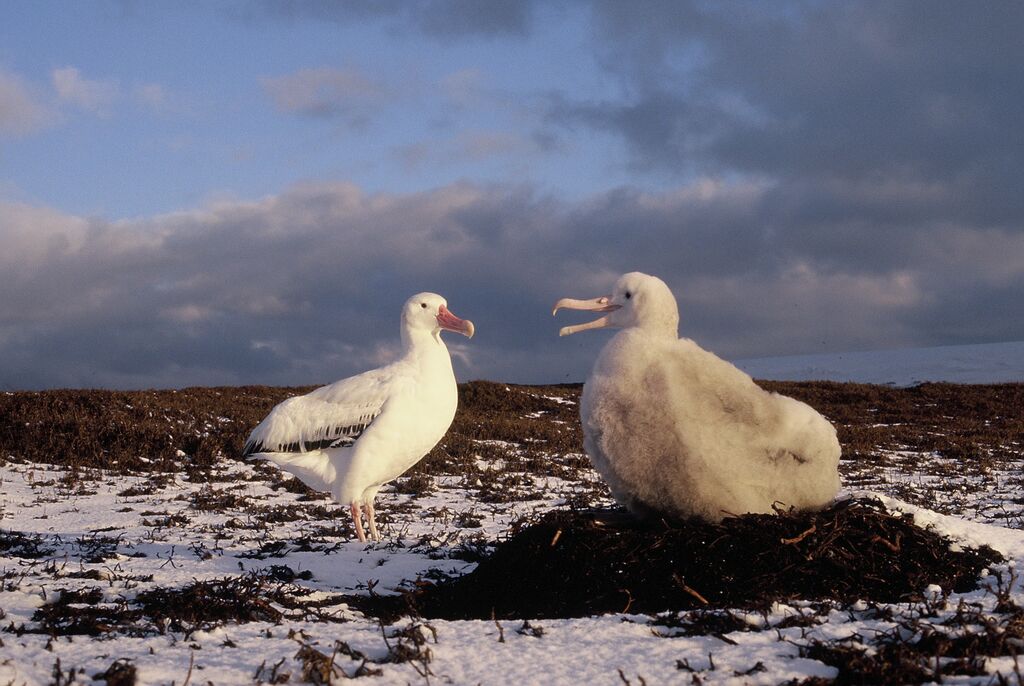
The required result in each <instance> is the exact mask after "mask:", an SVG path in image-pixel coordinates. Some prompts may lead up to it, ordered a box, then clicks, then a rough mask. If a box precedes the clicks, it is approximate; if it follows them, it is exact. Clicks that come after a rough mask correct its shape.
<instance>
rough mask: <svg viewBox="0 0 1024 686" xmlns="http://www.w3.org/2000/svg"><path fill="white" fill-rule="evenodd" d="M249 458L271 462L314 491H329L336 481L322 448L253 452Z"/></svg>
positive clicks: (335, 473)
mask: <svg viewBox="0 0 1024 686" xmlns="http://www.w3.org/2000/svg"><path fill="white" fill-rule="evenodd" d="M250 459H254V460H266V461H268V462H273V463H274V464H276V465H277V466H278V467H280V468H281V469H283V470H284V471H286V472H288V473H289V474H293V475H294V476H296V477H297V478H298V479H299V481H301V482H302V483H304V484H306V485H307V486H309V487H310V488H312V489H313V490H316V491H326V492H330V491H331V490H332V486H333V485H334V483H335V481H337V471H336V470H335V468H334V465H333V464H331V460H330V458H329V457H328V455H327V453H325V452H324V451H323V450H311V451H309V452H306V453H254V454H253V455H250Z"/></svg>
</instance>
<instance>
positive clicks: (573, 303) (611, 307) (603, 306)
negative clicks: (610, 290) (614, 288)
mask: <svg viewBox="0 0 1024 686" xmlns="http://www.w3.org/2000/svg"><path fill="white" fill-rule="evenodd" d="M620 307H621V305H615V304H613V303H612V297H611V296H610V295H602V296H601V297H600V298H591V299H590V300H576V299H575V298H562V299H561V300H559V301H558V302H556V303H555V307H554V309H553V310H551V314H552V315H554V314H555V313H557V312H558V311H559V310H560V309H562V308H565V309H570V310H589V311H591V312H614V311H615V310H617V309H619V308H620ZM608 326H611V322H609V321H608V316H607V315H606V316H604V317H601V318H600V319H595V320H594V321H592V322H587V323H586V324H576V325H574V326H563V327H562V328H561V329H560V330H559V331H558V335H559V336H569V335H571V334H574V333H577V332H579V331H586V330H588V329H603V328H605V327H608Z"/></svg>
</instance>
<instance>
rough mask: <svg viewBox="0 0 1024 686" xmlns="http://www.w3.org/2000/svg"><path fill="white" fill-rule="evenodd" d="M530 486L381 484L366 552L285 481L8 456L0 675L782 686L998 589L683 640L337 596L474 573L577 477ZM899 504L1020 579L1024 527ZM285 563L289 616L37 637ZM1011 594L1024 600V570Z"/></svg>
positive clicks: (814, 611) (599, 621)
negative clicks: (162, 592)
mask: <svg viewBox="0 0 1024 686" xmlns="http://www.w3.org/2000/svg"><path fill="white" fill-rule="evenodd" d="M904 477H906V478H908V479H910V480H913V475H904ZM529 478H530V479H531V480H535V481H536V482H535V485H536V486H539V487H540V488H541V490H542V491H543V492H544V493H546V497H545V498H544V499H543V500H533V501H525V502H515V503H513V504H511V505H508V504H504V505H501V506H487V505H481V504H480V503H477V502H474V501H473V498H472V493H471V492H470V491H469V490H468V488H467V487H469V486H472V484H461V483H457V482H455V481H454V480H445V479H444V478H441V479H439V480H438V482H437V483H436V484H435V485H436V490H435V491H434V493H432V494H430V495H424V496H418V497H416V496H410V495H403V494H398V493H394V492H392V493H387V494H383V497H382V498H381V501H382V502H381V504H380V509H381V511H382V512H384V513H391V516H390V517H389V518H388V519H389V521H388V523H387V524H386V525H385V527H384V536H385V539H384V541H383V542H382V543H379V544H376V545H359V544H358V543H356V542H353V541H352V540H350V538H349V536H348V535H346V533H345V532H342V531H340V530H338V529H337V528H336V527H335V525H336V524H337V523H338V522H339V521H340V520H341V518H342V517H343V512H342V511H341V510H340V509H338V508H335V507H333V505H331V504H330V503H327V502H326V501H313V503H310V502H309V501H303V500H300V497H299V496H297V495H295V494H293V493H290V492H288V491H286V490H283V489H279V490H276V491H275V490H271V489H270V488H269V487H268V485H267V481H266V478H265V477H264V476H262V475H261V473H259V471H258V470H254V469H253V468H252V467H251V466H248V465H241V464H230V465H226V466H225V469H224V470H223V471H222V472H220V473H219V474H218V475H217V478H216V481H215V483H213V484H210V483H206V484H194V483H190V482H188V481H186V480H184V479H183V478H181V477H180V476H171V477H169V478H167V479H166V480H165V482H164V483H160V484H158V485H157V487H156V488H154V484H153V478H152V477H151V476H150V477H125V476H114V475H107V474H104V473H101V472H97V473H92V474H85V475H79V477H77V478H75V479H69V478H68V476H67V474H66V473H64V472H62V471H60V470H56V469H50V468H45V467H40V466H38V465H30V464H15V463H8V464H5V465H3V467H2V468H0V480H2V487H3V494H4V496H3V510H2V515H3V516H2V520H0V524H2V529H4V530H7V531H8V532H10V531H16V532H20V533H21V534H23V535H24V536H25V537H26V538H24V539H22V540H21V542H20V543H15V544H13V545H12V544H11V541H8V542H7V545H8V546H9V547H8V549H7V550H6V551H5V552H4V553H3V554H2V555H0V579H2V583H3V589H2V591H0V607H2V608H3V612H2V619H0V621H2V622H3V624H4V625H5V627H6V630H5V631H4V632H2V633H0V641H2V643H0V683H4V684H7V683H11V684H46V683H61V684H70V683H76V684H89V683H96V682H95V681H94V680H93V677H94V675H97V674H100V673H102V672H104V671H105V670H107V669H108V668H109V667H110V666H111V665H112V664H114V663H115V661H116V660H119V659H127V660H130V661H131V664H133V665H134V666H135V667H136V669H137V677H138V683H143V684H171V683H174V684H183V683H185V682H189V683H192V684H199V683H203V684H205V683H213V684H218V685H220V684H253V683H282V682H283V680H284V675H289V676H288V679H289V683H295V682H300V681H302V680H303V679H304V678H305V679H307V680H313V681H315V676H313V675H311V673H310V672H308V671H307V672H306V673H305V676H304V675H303V674H304V673H303V665H304V664H306V663H305V662H304V660H303V658H302V657H301V656H302V654H303V651H305V655H307V656H308V655H310V654H312V653H311V652H310V649H312V650H315V651H319V653H320V654H322V655H324V656H326V659H329V658H330V657H331V656H333V667H332V669H333V670H334V671H335V679H336V680H337V681H341V680H343V679H344V678H345V675H348V676H353V675H355V674H356V673H357V671H358V670H360V669H362V670H363V671H362V672H361V673H363V674H366V677H365V678H367V679H370V680H371V681H372V683H380V684H392V683H394V684H404V683H430V682H432V683H452V684H476V683H485V684H533V683H536V684H578V683H589V684H622V683H626V682H628V683H634V684H640V683H647V684H660V683H680V682H684V683H691V679H693V677H697V679H698V680H699V682H700V683H709V684H719V683H722V684H779V683H785V682H788V681H790V680H794V679H796V680H802V679H808V678H812V677H819V678H824V679H830V678H833V677H835V676H836V674H837V670H836V668H835V667H831V666H828V665H826V664H824V663H823V662H820V661H817V660H815V659H812V658H810V657H805V656H804V655H805V654H806V653H807V650H808V649H809V647H810V646H813V645H815V643H821V642H829V643H833V644H834V643H836V642H837V641H840V642H841V641H848V642H852V643H853V644H856V645H859V644H864V645H869V646H870V645H871V643H872V637H877V636H885V635H888V634H890V633H891V632H893V631H896V632H899V631H905V630H906V629H905V628H901V627H906V626H909V624H908V622H911V621H913V622H918V623H919V622H920V621H922V620H921V618H922V617H927V619H926V620H925V621H926V622H927V625H928V626H932V627H937V629H936V630H938V629H941V630H943V631H947V632H951V631H953V629H950V628H949V627H946V626H944V623H945V624H948V622H949V620H950V618H952V617H954V616H956V614H957V612H958V611H962V608H963V607H964V604H968V605H969V606H972V607H976V608H977V609H978V610H979V611H980V612H986V613H995V611H996V609H997V608H996V605H997V603H998V602H999V594H998V593H997V592H994V591H993V590H977V591H973V592H970V593H965V594H944V593H943V592H941V591H939V590H938V589H935V591H936V594H937V595H936V599H937V600H936V602H935V603H934V604H932V605H929V606H928V607H922V606H916V605H899V606H892V608H891V610H892V612H891V613H889V612H880V611H879V608H878V607H877V606H876V605H874V604H869V603H864V604H862V605H861V606H860V607H857V606H855V607H853V608H842V607H839V606H838V605H837V606H835V607H821V606H820V605H816V606H813V607H812V606H811V605H810V604H808V605H803V606H801V605H797V606H781V605H780V606H776V607H775V608H774V609H773V610H772V611H771V612H769V613H767V614H764V615H761V614H756V615H749V616H748V615H747V614H745V613H738V616H740V617H742V618H745V621H746V622H747V623H748V624H749V627H747V629H748V630H743V631H734V632H731V633H728V634H719V635H710V634H709V635H699V636H687V635H684V634H685V633H686V632H682V631H680V630H678V629H677V628H670V627H666V626H662V625H661V623H660V622H659V620H658V619H657V618H656V617H650V616H646V615H608V616H603V617H593V618H582V619H563V620H543V621H531V622H530V623H529V625H526V624H524V622H519V621H515V622H511V621H502V622H493V621H439V620H429V621H420V622H413V621H412V620H402V621H400V622H399V623H398V624H397V625H394V626H389V627H381V626H380V625H379V623H378V622H377V621H376V620H373V619H368V618H365V617H363V616H362V615H360V614H359V613H358V612H356V611H354V610H352V609H350V608H349V607H348V606H347V605H346V604H345V603H344V602H342V601H340V600H339V594H351V593H355V594H359V593H366V592H367V591H368V589H370V588H373V589H374V590H375V592H388V591H391V590H392V589H395V588H398V587H399V586H400V585H402V583H403V582H407V581H408V580H410V579H415V578H416V576H417V575H421V574H428V573H429V571H428V570H431V569H436V570H440V571H442V572H460V571H467V570H469V569H471V567H472V564H471V563H467V562H464V561H462V560H460V559H456V558H454V557H452V553H453V552H454V551H456V550H458V549H459V544H460V543H461V542H465V541H467V540H469V541H472V540H474V539H477V538H480V537H482V538H486V539H491V540H493V539H494V538H495V537H496V536H499V535H500V534H502V533H503V532H504V531H505V530H506V529H507V527H508V525H509V524H510V522H511V521H512V520H513V519H515V518H516V517H518V516H520V515H522V514H525V513H527V512H529V511H531V510H537V509H541V510H543V509H548V508H553V507H558V506H559V505H560V504H561V503H562V502H564V499H565V497H566V496H571V495H572V493H573V491H574V490H576V489H578V488H580V485H578V484H573V483H570V482H566V481H559V480H557V479H555V480H544V479H536V478H535V477H529ZM894 483H895V482H894ZM583 487H586V485H583ZM975 495H977V494H975ZM883 497H884V496H883ZM982 497H983V496H982ZM885 502H886V504H887V505H888V506H889V507H890V508H891V509H893V510H894V511H901V512H907V513H910V514H912V515H913V516H914V517H915V520H916V522H917V523H918V524H920V525H923V526H931V527H934V528H935V529H936V530H938V531H941V532H944V533H946V534H948V535H949V536H950V537H951V538H953V539H954V540H955V541H959V542H961V544H963V545H971V546H976V545H980V544H987V545H990V546H992V547H993V548H995V549H996V550H998V551H1000V552H1001V553H1003V554H1004V555H1006V556H1007V557H1009V558H1011V562H1010V564H1009V565H1002V566H1000V567H999V568H998V569H993V570H991V573H992V576H991V579H992V584H991V585H992V587H993V588H995V587H996V586H997V585H998V583H997V579H998V578H999V577H998V576H997V575H999V574H1001V575H1002V578H1010V576H1011V572H1012V569H1013V566H1014V564H1015V563H1014V562H1013V561H1012V560H1016V559H1024V558H1022V556H1024V532H1022V531H1019V530H1014V529H1008V528H1003V527H1001V526H998V525H994V524H991V523H988V522H987V521H985V520H986V518H985V517H984V516H983V515H980V514H979V515H977V516H976V518H974V519H965V518H962V517H959V516H946V515H940V514H937V513H935V512H932V511H929V510H924V509H922V508H919V507H915V506H912V505H909V504H907V503H904V502H902V501H899V500H895V499H891V498H888V497H885ZM325 506H326V507H325ZM973 511H974V512H975V513H977V512H979V508H973ZM466 513H471V516H470V517H469V518H467V517H466V516H465V515H466ZM293 516H294V518H293ZM467 519H468V520H469V523H470V526H468V527H467V526H466V523H467ZM997 520H998V518H996V519H993V520H991V521H997ZM477 525H479V526H477ZM40 548H42V550H41V551H40V550H39V549H40ZM39 552H42V553H43V554H38V553H39ZM275 565H277V566H278V567H276V568H275V567H273V566H275ZM280 565H287V566H288V567H289V568H290V572H294V573H296V574H297V576H295V577H294V578H292V579H291V581H288V582H287V583H284V582H282V583H280V584H277V587H278V590H279V591H280V593H279V594H278V595H276V596H274V598H273V599H272V600H270V601H268V602H269V606H270V607H271V608H272V611H274V612H276V613H279V615H277V616H275V618H274V619H269V618H268V619H263V620H259V619H257V620H256V621H250V622H246V623H235V622H228V623H227V624H225V625H222V626H215V627H212V628H195V627H190V628H187V629H181V628H180V627H178V630H175V627H174V626H173V625H165V626H161V624H160V622H158V621H155V620H151V619H148V618H147V617H145V616H143V617H140V618H137V620H136V621H135V622H134V623H133V624H132V626H131V627H124V628H122V629H121V630H119V631H112V632H110V633H108V634H105V635H101V636H100V637H91V636H88V635H75V636H62V637H57V638H53V639H51V638H50V637H49V636H47V635H45V634H39V633H30V632H31V631H33V628H34V627H37V626H38V620H37V619H34V617H36V618H37V617H38V615H37V614H36V613H37V611H39V610H40V608H42V607H44V606H45V605H47V604H54V603H56V602H57V601H59V600H60V598H61V595H62V593H67V592H69V591H81V592H83V593H84V592H86V591H89V590H92V589H99V593H101V594H102V597H94V598H93V599H91V600H89V601H88V602H86V603H81V604H80V608H81V609H83V610H88V609H92V610H96V609H97V608H102V607H104V606H109V607H111V608H115V607H122V608H123V607H124V606H125V605H124V604H125V603H126V602H130V601H131V600H132V599H133V598H137V597H138V594H139V593H140V592H143V591H146V590H147V589H154V588H181V587H185V586H187V585H189V584H192V583H195V582H196V581H204V580H206V581H210V580H218V579H224V578H226V577H239V576H244V575H246V574H248V573H251V572H253V571H255V570H261V569H262V570H272V569H277V570H280V569H281V567H280ZM290 572H289V576H291V573H290ZM306 572H309V573H311V575H310V574H305V573H306ZM924 590H925V589H922V591H924ZM82 597H85V596H84V595H83V596H82ZM1012 598H1014V599H1016V600H1018V601H1020V602H1022V603H1024V592H1022V590H1021V588H1020V585H1019V584H1018V583H1017V581H1014V582H1013V587H1012ZM73 599H74V598H73ZM958 608H961V610H958ZM268 611H270V610H268ZM278 617H279V618H278ZM524 619H529V618H524ZM914 626H915V627H916V626H919V624H914ZM410 627H411V631H410ZM403 630H404V631H403ZM411 635H418V636H420V637H421V639H420V640H421V641H425V642H424V643H423V645H421V646H420V647H419V648H418V650H419V652H418V653H417V654H418V655H419V657H418V658H416V659H412V660H410V661H407V662H400V661H395V659H396V658H395V656H396V655H397V654H398V653H397V652H396V651H395V646H396V645H399V644H402V643H403V642H405V644H407V645H412V643H410V639H409V636H411ZM356 651H358V652H356ZM350 655H354V656H355V657H351V656H350ZM307 669H308V667H307ZM986 669H987V670H988V671H989V672H990V673H991V674H992V675H995V674H997V673H998V674H1002V675H1004V676H1008V677H1012V675H1013V674H1014V673H1015V672H1014V670H1015V665H1014V663H1013V660H1012V659H1011V658H993V659H991V660H989V661H988V663H986ZM55 670H56V671H55ZM58 672H59V673H60V675H61V676H59V677H58V676H57V674H58ZM990 682H991V677H989V678H986V679H982V680H980V681H979V680H977V679H974V680H972V679H971V678H968V677H963V678H956V677H953V678H950V677H946V680H945V682H944V683H990ZM693 683H697V681H693Z"/></svg>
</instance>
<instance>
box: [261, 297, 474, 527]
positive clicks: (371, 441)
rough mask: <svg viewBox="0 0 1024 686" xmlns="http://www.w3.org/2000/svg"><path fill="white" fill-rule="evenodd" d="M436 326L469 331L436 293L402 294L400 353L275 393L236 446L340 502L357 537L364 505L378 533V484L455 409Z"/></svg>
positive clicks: (442, 428)
mask: <svg viewBox="0 0 1024 686" xmlns="http://www.w3.org/2000/svg"><path fill="white" fill-rule="evenodd" d="M442 330H448V331H455V332H458V333H461V334H463V335H465V336H468V337H472V336H473V331H474V327H473V323H472V322H470V321H465V320H462V319H459V318H458V317H456V316H455V315H453V314H452V313H451V312H450V311H449V310H448V307H447V302H445V300H444V298H442V297H441V296H439V295H437V294H434V293H419V294H417V295H414V296H413V297H411V298H409V300H407V301H406V303H405V305H404V306H403V308H402V325H401V332H402V343H403V347H404V354H403V355H402V357H401V359H399V360H398V361H396V362H393V363H392V364H389V365H387V366H385V367H381V368H380V369H374V370H371V371H368V372H364V373H362V374H359V375H357V376H353V377H350V378H348V379H342V380H341V381H337V382H335V383H333V384H330V385H329V386H324V387H322V388H318V389H317V390H315V391H313V392H312V393H308V394H306V395H302V396H297V397H294V398H289V399H288V400H285V401H284V402H282V403H280V404H279V405H277V406H276V407H275V408H274V409H273V410H271V412H270V414H269V415H267V417H266V418H265V419H264V420H263V421H262V422H260V423H259V425H258V426H256V428H255V429H253V430H252V433H251V434H250V435H249V439H248V440H247V441H246V444H245V451H244V452H245V454H246V455H248V456H252V457H254V458H258V459H266V460H269V461H271V462H273V463H274V464H276V465H278V466H279V467H281V468H282V469H284V470H285V471H288V472H290V473H292V474H294V475H295V476H296V477H298V478H299V479H300V480H301V481H302V482H303V483H305V484H306V485H307V486H309V487H310V488H313V489H315V490H318V491H326V492H329V493H330V494H331V496H332V497H333V498H334V499H335V500H337V501H338V502H339V503H342V504H345V505H349V506H350V508H351V512H352V518H353V521H354V523H355V527H356V534H357V535H358V536H359V540H360V541H365V540H366V537H365V534H364V532H363V527H362V521H361V513H362V512H363V511H365V514H366V517H367V520H368V524H369V527H370V534H371V535H372V536H373V538H374V539H376V540H379V539H380V535H379V533H378V531H377V525H376V521H375V519H374V509H373V499H374V497H375V496H376V495H377V491H378V490H379V489H380V487H381V486H382V485H384V484H385V483H387V482H389V481H391V480H392V479H394V478H396V477H398V476H399V475H401V474H402V473H403V472H405V471H406V470H407V469H409V468H410V467H412V466H413V465H414V464H416V463H417V462H419V460H420V459H422V458H423V456H424V455H426V454H427V453H428V452H430V449H431V448H433V447H434V446H435V445H437V442H438V441H440V440H441V438H442V437H443V436H444V435H445V433H446V432H447V431H448V427H449V426H450V425H451V423H452V419H453V418H454V417H455V408H456V405H457V404H458V397H457V388H456V384H455V374H454V373H453V371H452V362H451V358H450V357H449V355H448V348H447V347H446V346H445V344H444V341H442V340H441V331H442Z"/></svg>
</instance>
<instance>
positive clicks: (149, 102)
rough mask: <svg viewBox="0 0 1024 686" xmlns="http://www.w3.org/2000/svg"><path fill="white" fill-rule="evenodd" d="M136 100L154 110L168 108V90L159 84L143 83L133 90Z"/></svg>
mask: <svg viewBox="0 0 1024 686" xmlns="http://www.w3.org/2000/svg"><path fill="white" fill-rule="evenodd" d="M132 92H133V94H134V96H135V100H136V101H137V102H139V103H141V104H142V105H145V106H146V107H148V108H150V109H153V110H162V109H164V107H166V106H167V90H166V89H165V88H164V87H163V86H161V85H160V84H159V83H142V84H138V85H136V86H135V88H134V89H133V91H132Z"/></svg>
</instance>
